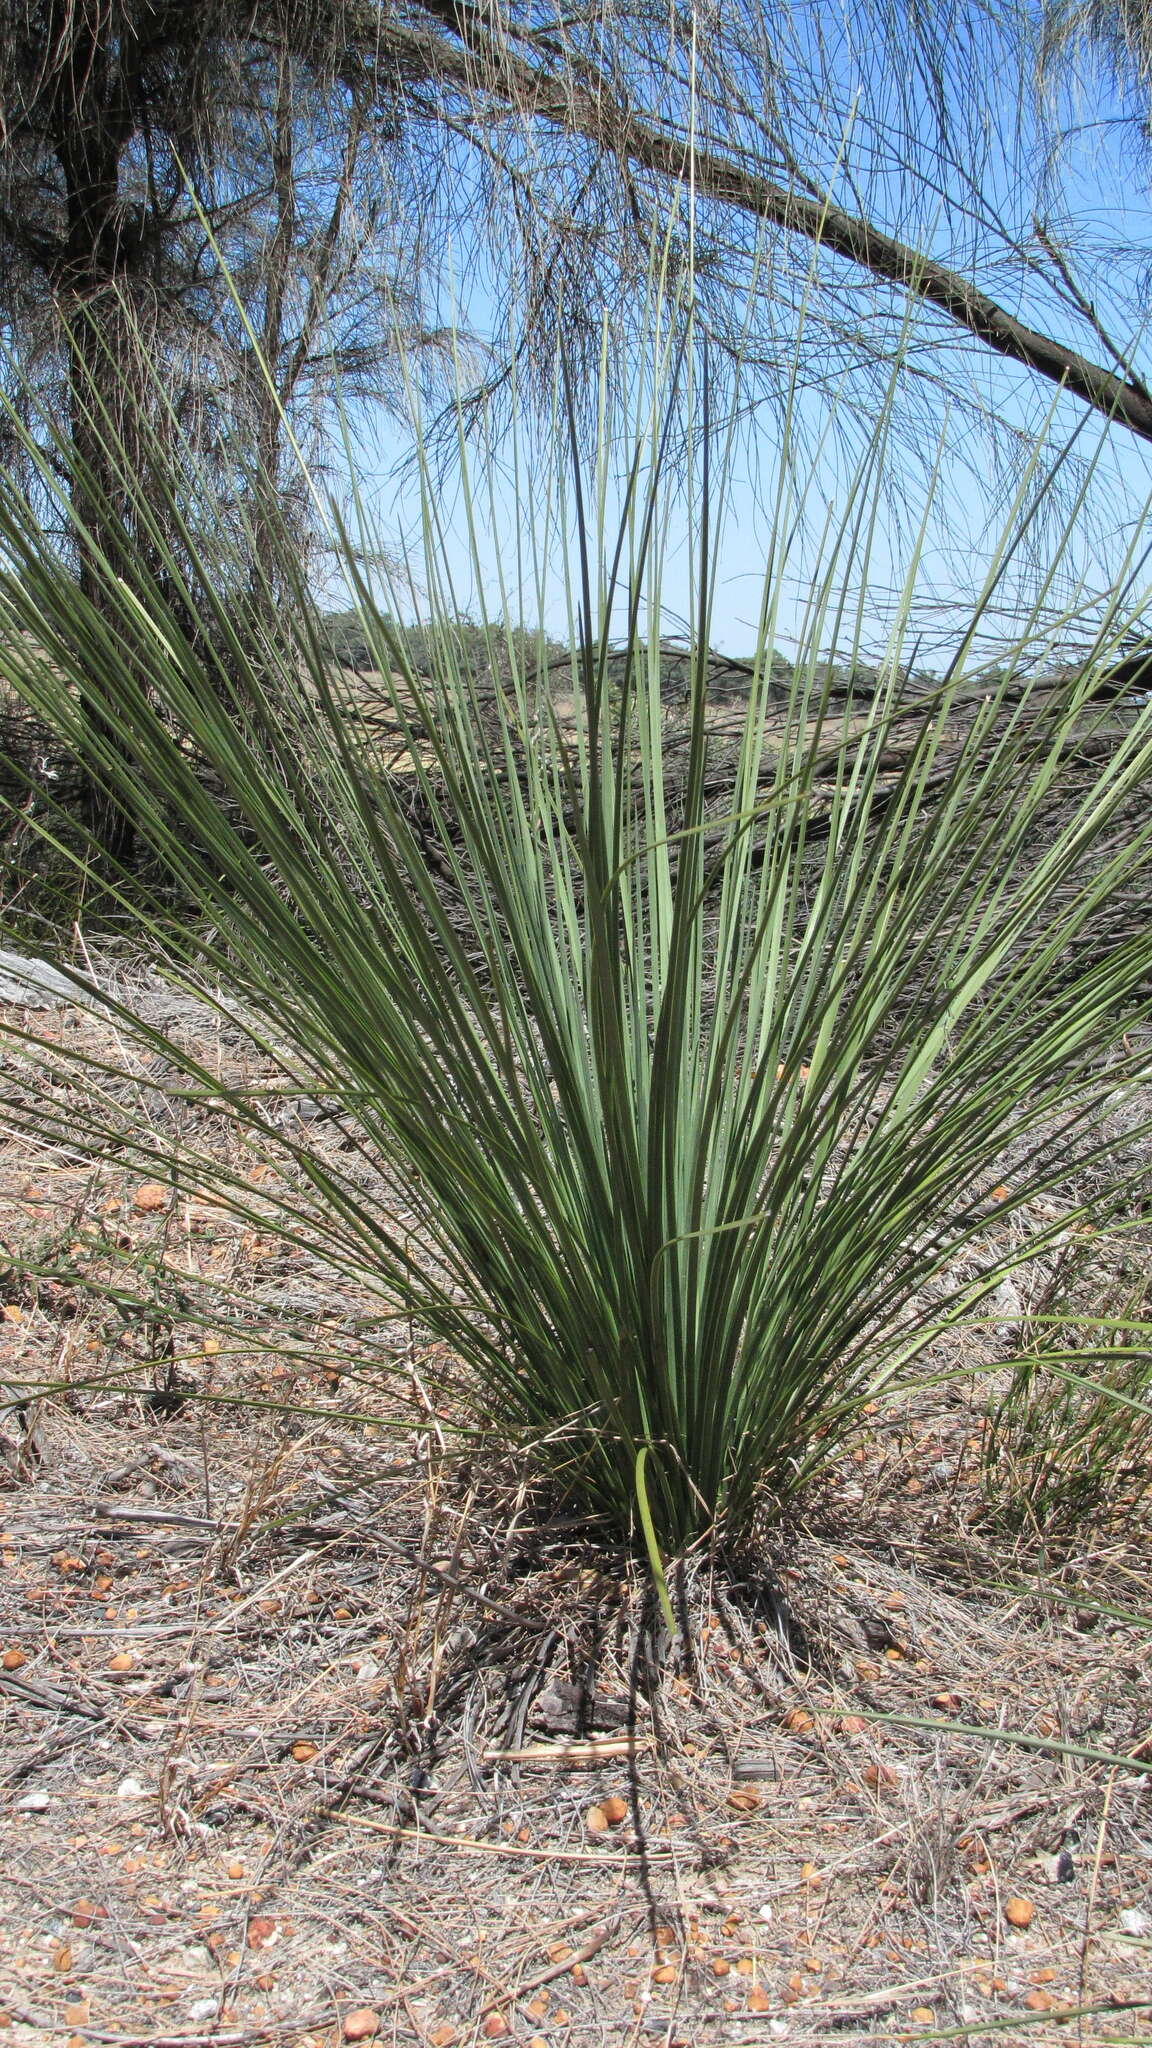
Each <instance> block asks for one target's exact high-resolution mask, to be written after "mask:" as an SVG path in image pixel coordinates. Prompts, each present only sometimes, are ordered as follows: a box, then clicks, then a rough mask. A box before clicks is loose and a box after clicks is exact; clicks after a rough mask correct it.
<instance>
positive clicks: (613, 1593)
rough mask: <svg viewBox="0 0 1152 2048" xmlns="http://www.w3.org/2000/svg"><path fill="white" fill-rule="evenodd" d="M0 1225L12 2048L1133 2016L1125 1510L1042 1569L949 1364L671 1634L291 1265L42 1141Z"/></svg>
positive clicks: (1144, 1822)
mask: <svg viewBox="0 0 1152 2048" xmlns="http://www.w3.org/2000/svg"><path fill="white" fill-rule="evenodd" d="M7 1014H8V1018H9V1022H12V1021H16V1022H19V1018H18V1017H17V1016H14V1013H11V1012H9V1013H7ZM38 1022H39V1025H40V1026H41V1028H45V1027H46V1028H47V1030H48V1031H49V1032H51V1031H59V1032H60V1033H65V1032H68V1031H72V1032H77V1031H80V1032H84V1033H87V1034H89V1035H90V1036H91V1037H92V1040H93V1043H96V1042H97V1041H99V1040H100V1036H101V1034H103V1043H104V1049H105V1051H106V1053H107V1056H108V1058H109V1060H110V1062H112V1063H114V1062H115V1060H116V1059H117V1058H118V1057H119V1056H120V1055H119V1052H118V1050H117V1042H116V1038H115V1034H114V1032H113V1031H112V1029H111V1026H110V1025H109V1024H108V1023H106V1022H101V1021H100V1020H98V1019H97V1020H94V1019H91V1018H88V1019H80V1018H79V1017H78V1016H77V1015H76V1013H74V1012H69V1011H67V1010H61V1011H59V1012H56V1013H54V1014H53V1016H52V1017H51V1018H47V1019H45V1018H40V1019H39V1020H38ZM44 1057H45V1058H46V1057H47V1055H45V1056H44ZM45 1085H46V1086H47V1085H52V1082H51V1076H50V1074H48V1075H46V1081H45ZM0 1231H2V1235H3V1240H4V1245H5V1247H6V1249H5V1253H4V1266H5V1267H6V1271H5V1272H4V1274H3V1287H2V1289H0V1298H2V1304H3V1321H2V1323H0V1339H2V1346H3V1349H2V1352H0V1375H2V1377H3V1379H4V1380H5V1381H6V1382H7V1384H8V1386H9V1387H10V1388H13V1389H19V1388H21V1387H23V1388H25V1389H27V1388H28V1387H30V1386H31V1385H33V1383H41V1384H44V1385H47V1384H48V1383H51V1384H52V1386H53V1388H54V1391H53V1392H51V1393H49V1394H44V1395H43V1396H41V1397H38V1398H35V1399H29V1400H28V1401H26V1402H25V1403H24V1404H23V1405H22V1406H19V1407H14V1408H10V1409H9V1410H8V1412H7V1416H6V1419H5V1420H4V1423H3V1446H2V1456H0V1489H2V1491H0V1651H2V1652H3V1661H2V1667H0V1716H2V1722H3V1730H4V1739H3V1748H2V1751H0V1802H2V1805H0V1810H2V1813H3V1841H4V1856H3V1862H2V1869H0V2008H2V2011H0V2044H3V2042H5V2041H10V2042H11V2043H13V2044H14V2048H15V2044H19V2048H39V2044H46V2043H49V2042H56V2041H65V2042H67V2043H69V2044H70V2048H83V2044H84V2043H89V2042H90V2043H99V2042H116V2043H119V2044H121V2048H128V2044H133V2043H140V2044H142V2048H143V2044H145V2043H147V2044H150V2048H161V2044H167V2043H171V2044H178V2043H179V2044H184V2048H199V2044H201V2043H203V2044H205V2048H206V2044H208V2043H210V2042H217V2043H220V2044H222V2048H224V2044H228V2048H233V2044H241V2043H244V2044H247V2043H252V2044H258V2043H261V2042H265V2041H267V2042H274V2043H298V2044H300V2048H320V2044H337V2043H339V2042H341V2041H343V2040H349V2041H354V2040H357V2039H370V2038H377V2039H379V2040H381V2041H396V2042H403V2043H406V2044H407V2043H416V2042H419V2043H429V2044H432V2048H448V2044H449V2043H459V2044H461V2048H463V2044H468V2043H472V2042H475V2041H481V2040H489V2039H508V2040H510V2041H515V2042H518V2043H525V2044H526V2043H533V2044H535V2048H540V2044H548V2048H561V2044H572V2048H592V2044H598V2048H599V2044H624V2043H632V2042H649V2041H652V2042H656V2041H663V2042H666V2043H668V2044H672V2043H675V2042H681V2043H686V2044H693V2048H694V2044H697V2043H700V2044H704V2043H711V2042H717V2043H721V2042H722V2043H749V2044H751V2043H755V2044H762V2043H769V2042H773V2043H774V2042H777V2041H780V2042H796V2043H799V2042H833V2041H835V2042H845V2041H854V2040H897V2039H900V2040H907V2039H912V2038H931V2037H932V2036H934V2035H935V2036H937V2037H939V2036H940V2035H941V2034H943V2035H944V2036H945V2037H946V2038H961V2039H964V2040H968V2041H979V2042H985V2041H987V2042H1002V2043H1004V2044H1006V2048H1007V2044H1024V2043H1032V2044H1036V2048H1040V2044H1047V2043H1055V2042H1058V2041H1073V2040H1074V2041H1076V2042H1077V2043H1082V2044H1085V2048H1088V2044H1093V2043H1103V2042H1116V2043H1119V2042H1127V2041H1132V2042H1134V2041H1139V2040H1148V2039H1152V1771H1150V1769H1149V1766H1150V1765H1152V1638H1150V1636H1149V1633H1148V1630H1147V1628H1146V1627H1144V1628H1141V1627H1138V1626H1136V1625H1135V1624H1133V1623H1131V1622H1129V1621H1126V1620H1123V1619H1121V1618H1119V1617H1117V1616H1116V1615H1114V1614H1113V1615H1110V1614H1109V1613H1108V1612H1106V1611H1101V1610H1102V1609H1107V1608H1108V1607H1109V1606H1113V1607H1123V1606H1126V1605H1129V1606H1130V1605H1132V1604H1133V1603H1134V1602H1135V1601H1136V1600H1137V1599H1139V1598H1140V1597H1141V1596H1142V1595H1144V1596H1146V1593H1147V1563H1148V1555H1149V1552H1148V1543H1147V1532H1145V1533H1144V1534H1142V1533H1141V1532H1140V1530H1139V1529H1136V1530H1130V1531H1128V1532H1127V1534H1126V1535H1124V1536H1117V1535H1113V1536H1109V1537H1104V1536H1101V1537H1100V1538H1099V1539H1097V1540H1095V1541H1094V1543H1093V1544H1091V1545H1086V1546H1085V1548H1084V1549H1083V1550H1081V1551H1080V1552H1078V1553H1077V1554H1076V1555H1075V1556H1073V1557H1070V1558H1066V1559H1064V1560H1063V1561H1061V1562H1056V1561H1053V1562H1052V1563H1051V1565H1050V1569H1049V1573H1048V1576H1047V1578H1046V1579H1045V1580H1044V1581H1043V1582H1042V1583H1041V1585H1040V1587H1039V1589H1038V1587H1037V1584H1036V1581H1035V1552H1034V1551H1033V1552H1026V1551H1025V1550H1024V1549H1023V1548H1020V1549H1019V1551H1013V1549H1012V1546H1011V1545H1009V1544H1008V1543H1006V1541H1005V1540H1004V1539H1003V1538H1001V1539H999V1540H996V1539H994V1537H993V1535H992V1534H991V1532H990V1530H989V1527H988V1524H987V1514H986V1509H985V1504H984V1499H983V1496H982V1493H981V1490H980V1484H979V1444H980V1428H981V1415H982V1408H981V1401H982V1400H983V1399H984V1398H985V1396H983V1395H980V1396H978V1394H977V1391H976V1390H975V1383H970V1382H967V1381H965V1382H957V1381H955V1380H953V1381H951V1382H949V1383H947V1384H944V1385H941V1386H939V1387H937V1388H936V1389H934V1390H932V1389H926V1390H925V1391H923V1392H922V1393H920V1394H918V1395H917V1396H916V1397H915V1398H914V1399H911V1398H910V1399H906V1400H904V1401H903V1402H902V1403H901V1404H899V1406H897V1407H893V1408H888V1409H877V1410H876V1411H875V1413H874V1414H872V1415H871V1416H870V1417H869V1418H868V1426H867V1428H866V1429H865V1430H864V1431H863V1432H862V1433H861V1434H860V1436H859V1437H858V1438H857V1439H856V1440H854V1442H853V1443H852V1444H851V1445H849V1446H848V1447H847V1448H846V1449H845V1451H844V1453H843V1456H842V1458H841V1459H840V1461H839V1462H838V1464H837V1465H836V1467H835V1469H834V1470H833V1472H832V1473H831V1475H830V1478H829V1481H828V1484H827V1486H826V1487H825V1488H824V1489H823V1491H822V1492H821V1494H820V1496H819V1498H814V1499H813V1500H812V1501H811V1503H810V1504H809V1508H808V1510H807V1512H806V1514H805V1515H804V1517H802V1518H801V1519H800V1521H799V1522H798V1523H797V1525H796V1526H795V1527H794V1528H793V1529H792V1530H790V1531H789V1532H788V1537H787V1541H784V1540H783V1539H781V1541H780V1543H779V1544H777V1546H776V1556H775V1560H774V1583H775V1591H773V1590H772V1587H771V1585H770V1584H769V1582H768V1581H767V1580H766V1579H765V1577H764V1575H763V1572H762V1570H761V1568H760V1566H757V1567H756V1568H755V1569H753V1567H751V1566H750V1567H749V1568H748V1571H747V1572H746V1574H745V1576H744V1579H743V1582H738V1581H736V1580H734V1578H733V1575H732V1574H731V1572H728V1573H721V1572H720V1571H719V1570H713V1568H712V1567H711V1565H710V1564H709V1561H708V1559H707V1558H701V1559H698V1560H697V1561H696V1562H695V1564H694V1565H693V1567H692V1570H691V1571H690V1572H689V1574H688V1575H687V1579H686V1582H685V1586H684V1602H685V1611H686V1613H687V1614H688V1616H689V1619H690V1623H691V1628H690V1634H691V1638H692V1640H691V1645H690V1649H689V1650H684V1649H683V1648H682V1649H681V1652H680V1653H679V1654H678V1655H676V1656H672V1657H669V1658H664V1659H663V1660H662V1661H660V1660H659V1659H657V1658H656V1657H655V1656H654V1654H653V1636H654V1631H653V1628H652V1624H651V1615H650V1613H649V1608H648V1602H647V1596H646V1593H645V1590H644V1587H643V1584H642V1583H641V1581H640V1580H639V1578H638V1577H637V1575H636V1573H635V1571H634V1570H633V1568H632V1567H631V1566H630V1565H629V1563H628V1561H627V1560H626V1559H625V1558H623V1557H619V1556H615V1555H613V1554H612V1553H611V1552H605V1551H604V1550H603V1549H598V1548H596V1547H595V1546H594V1545H592V1544H590V1543H589V1541H588V1540H587V1537H586V1536H583V1537H582V1536H581V1534H580V1532H578V1531H573V1530H572V1529H571V1528H570V1527H568V1526H565V1525H564V1523H563V1522H562V1521H558V1520H552V1521H550V1520H549V1519H548V1514H547V1508H546V1505H543V1504H541V1503H540V1502H539V1501H537V1500H536V1499H535V1497H534V1496H533V1495H532V1493H531V1491H530V1489H529V1488H528V1486H527V1483H526V1481H524V1479H523V1478H522V1476H521V1475H519V1474H517V1473H516V1472H515V1471H513V1470H511V1469H509V1468H508V1467H507V1466H506V1465H504V1464H502V1463H501V1462H500V1460H499V1459H498V1458H497V1457H496V1456H495V1454H492V1455H491V1456H489V1455H488V1454H487V1453H485V1452H484V1451H483V1450H482V1451H481V1452H480V1453H475V1452H470V1453H468V1454H467V1455H465V1453H464V1451H462V1449H461V1448H460V1446H459V1443H458V1441H457V1440H455V1439H454V1438H453V1437H452V1435H451V1431H450V1426H449V1423H448V1419H447V1417H446V1416H445V1415H444V1414H443V1413H441V1412H438V1410H437V1407H436V1404H435V1402H434V1401H433V1400H432V1399H430V1398H429V1396H428V1394H427V1393H426V1391H425V1384H426V1381H427V1380H428V1379H429V1377H430V1375H429V1373H428V1372H427V1370H425V1369H424V1368H427V1366H428V1365H429V1360H428V1358H427V1355H426V1351H425V1349H424V1348H422V1347H421V1345H420V1343H419V1340H418V1338H417V1337H416V1336H415V1335H414V1334H413V1333H410V1332H407V1331H404V1330H393V1331H392V1332H390V1333H387V1342H388V1345H389V1347H390V1356H391V1360H392V1365H393V1368H394V1374H393V1378H392V1380H391V1382H390V1383H389V1384H383V1383H381V1381H380V1379H379V1377H378V1375H375V1374H374V1372H373V1369H372V1359H373V1358H374V1357H378V1356H379V1346H380V1343H381V1341H382V1340H381V1335H380V1332H379V1330H377V1331H375V1332H374V1337H373V1342H374V1344H375V1346H376V1350H375V1351H374V1352H372V1353H371V1354H370V1353H368V1352H367V1351H366V1350H365V1349H364V1348H363V1346H362V1344H361V1337H360V1317H359V1307H360V1305H359V1304H358V1303H357V1302H356V1300H355V1299H352V1298H350V1297H349V1294H348V1290H347V1288H346V1287H345V1286H343V1284H339V1285H338V1284H337V1283H335V1282H333V1281H332V1280H331V1279H330V1278H329V1277H328V1276H326V1275H325V1273H324V1272H323V1270H322V1269H320V1268H317V1267H314V1266H312V1265H309V1264H308V1261H307V1258H306V1256H304V1255H301V1257H300V1258H299V1259H294V1255H293V1254H291V1253H286V1252H285V1251H284V1250H283V1249H282V1248H281V1247H280V1246H278V1245H277V1244H276V1243H275V1242H274V1241H273V1242H266V1241H264V1240H263V1239H262V1238H261V1236H260V1233H259V1230H258V1229H256V1228H253V1227H250V1226H245V1225H243V1224H240V1223H237V1222H235V1221H232V1220H230V1219H229V1218H228V1217H226V1216H225V1215H224V1214H222V1213H221V1212H220V1211H218V1210H214V1209H212V1208H210V1207H208V1206H206V1205H197V1204H195V1203H192V1202H188V1201H185V1200H184V1199H183V1198H182V1197H175V1196H173V1195H172V1193H171V1191H170V1190H167V1189H164V1188H163V1187H161V1188H160V1189H159V1191H158V1192H156V1191H153V1192H151V1193H149V1192H148V1184H147V1183H141V1182H140V1181H139V1179H138V1178H137V1179H133V1178H132V1177H131V1176H128V1175H126V1174H125V1173H124V1172H123V1170H122V1169H121V1168H119V1167H118V1166H117V1164H116V1162H115V1161H114V1160H112V1161H105V1162H104V1163H103V1164H102V1166H101V1167H100V1168H99V1170H96V1169H94V1168H92V1167H91V1166H89V1165H86V1164H85V1163H84V1162H83V1161H81V1160H79V1159H77V1158H72V1157H69V1156H68V1155H67V1154H66V1153H61V1151H60V1150H59V1148H54V1149H52V1150H48V1149H41V1148H37V1147H36V1146H35V1144H34V1143H32V1142H31V1141H30V1140H29V1139H28V1138H27V1137H26V1136H25V1137H21V1138H19V1139H17V1138H10V1139H9V1141H8V1143H7V1145H6V1147H5V1148H4V1150H3V1152H2V1153H0ZM174 1271H179V1273H181V1274H182V1275H183V1276H184V1279H185V1280H186V1281H187V1282H188V1284H189V1285H191V1283H192V1281H193V1279H194V1280H195V1282H196V1285H197V1287H199V1288H200V1289H201V1290H202V1292H201V1294H199V1295H198V1296H197V1301H198V1303H199V1306H198V1309H197V1313H196V1315H195V1317H192V1318H190V1319H189V1320H188V1321H187V1322H186V1323H181V1321H180V1319H179V1316H178V1315H177V1316H173V1314H172V1313H171V1312H170V1310H168V1311H165V1313H163V1314H161V1313H160V1312H159V1311H157V1313H156V1314H154V1315H152V1316H149V1315H148V1314H147V1313H145V1312H144V1311H143V1310H142V1309H141V1308H140V1307H139V1305H137V1306H135V1307H133V1305H132V1297H133V1292H134V1289H135V1292H136V1293H137V1294H139V1291H140V1287H141V1285H142V1280H141V1276H146V1275H148V1274H149V1273H151V1274H152V1275H153V1276H156V1275H164V1274H168V1275H169V1276H171V1274H172V1273H173V1272H174ZM53 1274H56V1276H57V1277H55V1278H54V1277H52V1276H53ZM62 1274H63V1275H64V1277H60V1276H61V1275H62ZM69 1276H70V1277H69ZM130 1281H131V1283H132V1284H131V1285H130V1284H129V1282H130ZM213 1289H216V1290H217V1291H218V1292H219V1295H220V1298H221V1300H223V1299H224V1298H225V1297H227V1299H228V1302H229V1304H230V1306H229V1310H228V1313H227V1315H224V1314H222V1315H221V1319H220V1325H219V1329H218V1330H214V1329H213V1326H212V1323H211V1318H210V1316H209V1315H208V1314H207V1313H206V1312H205V1310H204V1307H203V1304H204V1302H205V1301H207V1300H210V1298H211V1295H212V1290H213ZM203 1290H207V1291H206V1292H203ZM166 1298H168V1297H166ZM245 1301H247V1302H248V1303H249V1306H250V1310H251V1313H250V1315H249V1317H248V1322H247V1326H246V1325H245V1322H244V1317H243V1315H242V1314H240V1312H239V1311H238V1309H237V1306H236V1305H237V1303H240V1304H243V1303H244V1302H245ZM973 1362H974V1363H976V1362H978V1361H976V1360H974V1361H973ZM981 1384H982V1383H981ZM192 1393H194V1394H195V1395H196V1396H197V1397H198V1398H195V1399H190V1398H186V1396H187V1395H189V1394H192ZM1145 1606H1147V1601H1146V1598H1145ZM893 1716H894V1717H896V1718H895V1719H892V1718H888V1717H893ZM900 1717H904V1718H903V1719H902V1718H900ZM1034 1744H1037V1745H1038V1746H1033V1745H1034ZM1109 1759H1111V1760H1109ZM1141 2001H1143V2003H1142V2005H1141ZM1137 2008H1139V2009H1137ZM1074 2014H1079V2015H1080V2016H1079V2017H1074V2016H1073V2015H1074Z"/></svg>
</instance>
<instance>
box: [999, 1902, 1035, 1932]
mask: <svg viewBox="0 0 1152 2048" xmlns="http://www.w3.org/2000/svg"><path fill="white" fill-rule="evenodd" d="M1035 1912H1036V1908H1035V1906H1034V1905H1033V1904H1032V1901H1031V1899H1009V1900H1008V1903H1007V1905H1006V1906H1005V1908H1004V1918H1005V1919H1006V1921H1007V1922H1008V1925H1009V1927H1019V1928H1024V1927H1031V1925H1032V1921H1033V1918H1034V1916H1035Z"/></svg>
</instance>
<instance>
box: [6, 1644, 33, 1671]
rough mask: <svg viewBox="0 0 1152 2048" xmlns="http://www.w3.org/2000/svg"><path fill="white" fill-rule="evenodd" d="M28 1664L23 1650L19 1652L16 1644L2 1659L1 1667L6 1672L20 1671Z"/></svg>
mask: <svg viewBox="0 0 1152 2048" xmlns="http://www.w3.org/2000/svg"><path fill="white" fill-rule="evenodd" d="M27 1662H28V1659H27V1657H26V1656H25V1655H24V1652H23V1650H18V1649H17V1648H16V1646H15V1644H13V1646H12V1648H11V1649H10V1650H5V1652H4V1655H3V1656H2V1657H0V1666H3V1668H4V1670H5V1671H19V1669H20V1666H21V1665H22V1664H26V1663H27Z"/></svg>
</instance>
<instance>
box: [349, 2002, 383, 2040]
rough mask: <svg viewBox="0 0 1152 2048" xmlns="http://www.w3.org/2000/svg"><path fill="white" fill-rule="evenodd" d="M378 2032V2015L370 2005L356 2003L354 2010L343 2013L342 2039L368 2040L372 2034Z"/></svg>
mask: <svg viewBox="0 0 1152 2048" xmlns="http://www.w3.org/2000/svg"><path fill="white" fill-rule="evenodd" d="M379 2032H380V2015H379V2013H378V2012H373V2010H372V2008H371V2006H370V2005H358V2006H357V2007H356V2009H355V2011H354V2012H346V2013H345V2015H344V2039H345V2040H346V2041H370V2040H371V2039H372V2036H373V2034H378V2033H379Z"/></svg>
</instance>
